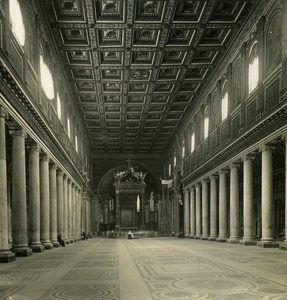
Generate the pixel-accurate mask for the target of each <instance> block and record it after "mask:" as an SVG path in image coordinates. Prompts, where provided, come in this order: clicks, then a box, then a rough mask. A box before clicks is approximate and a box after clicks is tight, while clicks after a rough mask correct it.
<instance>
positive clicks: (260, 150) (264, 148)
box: [259, 145, 275, 152]
mask: <svg viewBox="0 0 287 300" xmlns="http://www.w3.org/2000/svg"><path fill="white" fill-rule="evenodd" d="M268 150H271V151H274V150H275V146H270V145H263V146H261V147H259V152H264V151H268Z"/></svg>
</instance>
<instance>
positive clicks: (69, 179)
mask: <svg viewBox="0 0 287 300" xmlns="http://www.w3.org/2000/svg"><path fill="white" fill-rule="evenodd" d="M67 181H68V184H71V183H72V180H71V178H69V177H68V176H67Z"/></svg>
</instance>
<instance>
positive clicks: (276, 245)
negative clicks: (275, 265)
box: [257, 240, 279, 248]
mask: <svg viewBox="0 0 287 300" xmlns="http://www.w3.org/2000/svg"><path fill="white" fill-rule="evenodd" d="M257 247H261V248H279V243H278V242H276V241H264V240H263V241H260V242H258V243H257Z"/></svg>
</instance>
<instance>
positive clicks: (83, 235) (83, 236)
mask: <svg viewBox="0 0 287 300" xmlns="http://www.w3.org/2000/svg"><path fill="white" fill-rule="evenodd" d="M81 238H82V240H87V239H88V237H87V235H86V233H85V231H83V232H82V234H81Z"/></svg>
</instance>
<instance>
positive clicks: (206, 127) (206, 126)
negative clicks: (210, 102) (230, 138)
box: [203, 108, 209, 139]
mask: <svg viewBox="0 0 287 300" xmlns="http://www.w3.org/2000/svg"><path fill="white" fill-rule="evenodd" d="M203 122H204V125H203V137H204V139H206V138H207V137H208V134H209V111H208V108H206V109H205V112H204V121H203Z"/></svg>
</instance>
